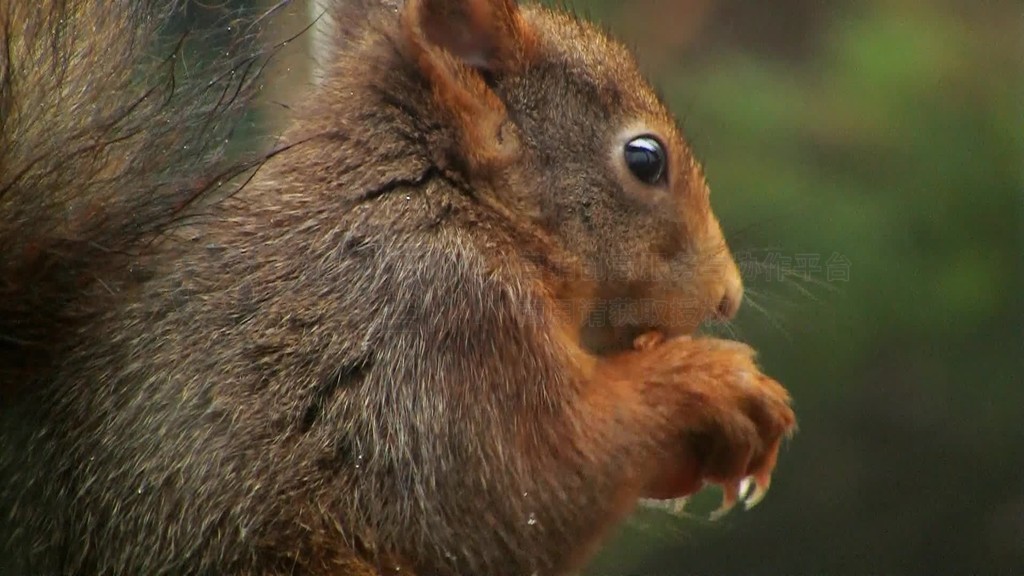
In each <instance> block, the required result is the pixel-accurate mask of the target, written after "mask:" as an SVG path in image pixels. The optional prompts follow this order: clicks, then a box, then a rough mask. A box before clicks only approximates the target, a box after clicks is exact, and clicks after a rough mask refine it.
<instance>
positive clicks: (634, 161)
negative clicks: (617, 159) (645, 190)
mask: <svg viewBox="0 0 1024 576" xmlns="http://www.w3.org/2000/svg"><path fill="white" fill-rule="evenodd" d="M624 152H625V156H626V166H628V167H629V171H630V172H632V173H633V175H634V176H636V177H637V179H638V180H640V181H641V182H643V183H645V184H658V183H659V182H661V181H662V179H663V178H664V177H665V149H664V148H663V147H662V146H661V142H658V141H657V140H655V139H654V138H653V137H651V136H640V137H639V138H634V139H632V140H630V141H629V142H627V143H626V148H625V151H624Z"/></svg>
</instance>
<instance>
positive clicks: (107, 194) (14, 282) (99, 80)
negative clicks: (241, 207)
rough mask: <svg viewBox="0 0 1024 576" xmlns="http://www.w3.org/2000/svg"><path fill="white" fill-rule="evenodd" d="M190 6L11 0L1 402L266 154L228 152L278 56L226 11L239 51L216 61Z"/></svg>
mask: <svg viewBox="0 0 1024 576" xmlns="http://www.w3.org/2000/svg"><path fill="white" fill-rule="evenodd" d="M214 4H219V3H214ZM181 8H182V5H181V3H176V2H156V1H150V2H147V1H142V2H139V1H132V0H32V1H28V0H0V396H2V394H3V393H4V392H5V391H8V392H9V391H11V390H12V389H13V388H14V386H15V385H17V384H18V383H19V382H24V381H28V380H31V378H32V376H33V375H34V374H37V373H39V370H40V369H41V368H42V367H45V365H46V364H47V363H49V362H52V361H53V358H52V355H53V353H54V351H55V350H57V349H58V347H59V346H60V344H61V342H62V341H63V339H64V337H65V335H66V334H67V333H69V331H71V330H73V329H74V327H75V324H76V322H79V321H81V319H82V318H83V317H84V316H88V315H90V314H95V313H97V312H99V310H98V309H97V308H98V307H99V305H98V304H97V302H98V300H97V294H99V293H101V292H105V293H108V294H110V293H114V294H115V296H114V297H116V292H117V291H118V290H119V287H120V286H122V285H123V282H125V281H126V279H128V278H129V276H128V275H129V273H130V271H129V269H130V268H131V267H132V265H133V261H134V259H135V258H137V257H138V254H139V253H140V251H142V250H143V249H144V246H145V245H148V244H149V243H151V242H152V241H153V240H154V239H155V238H156V237H158V236H159V235H160V234H162V233H163V232H165V231H167V230H168V229H169V228H171V227H173V226H175V225H176V224H177V223H180V222H182V221H184V220H185V219H187V218H189V217H191V216H193V215H195V213H196V211H197V209H198V207H200V206H202V205H203V204H204V203H205V202H208V201H209V200H210V199H212V198H215V197H219V196H221V195H222V194H227V193H230V190H231V189H232V188H233V187H235V188H236V187H237V185H238V181H239V180H240V178H239V176H240V175H241V176H243V177H244V174H245V173H246V172H248V171H250V170H251V169H253V168H255V167H256V166H258V165H259V163H260V161H261V160H262V157H261V155H260V154H255V153H254V154H242V156H247V157H243V158H242V159H241V160H239V159H238V155H237V154H236V155H233V156H235V157H234V158H229V155H228V154H226V152H225V151H226V149H227V143H228V142H229V141H230V140H231V138H232V135H233V130H234V128H235V127H236V126H238V125H239V121H240V119H241V113H242V112H243V111H244V110H245V109H246V108H247V107H248V104H249V101H250V100H251V99H252V98H253V96H254V93H255V91H256V87H257V81H258V79H259V76H260V72H261V71H262V69H263V66H264V64H265V62H266V59H267V58H268V56H269V54H270V51H268V50H263V49H261V48H260V47H259V42H258V41H257V40H256V36H257V35H256V34H255V33H254V32H255V27H254V26H253V25H248V26H246V25H243V24H242V20H241V19H240V18H237V17H238V16H239V15H237V14H227V13H220V14H219V17H218V16H216V15H214V18H217V19H218V23H217V27H216V29H217V30H219V31H221V34H222V36H221V37H219V46H220V50H219V51H218V53H220V54H225V53H228V54H230V56H228V57H224V56H222V57H221V59H220V60H218V61H216V62H212V63H210V62H206V63H204V62H203V59H202V58H199V57H197V56H195V54H206V53H208V51H206V50H201V49H200V48H202V47H203V46H208V43H204V41H200V39H199V35H198V34H194V33H189V32H188V31H186V30H185V28H187V25H185V22H184V21H183V19H182V18H181V15H182V13H183V11H182V10H181ZM189 8H190V10H197V9H198V6H197V5H190V6H189ZM207 10H209V9H207ZM203 14H204V15H205V16H207V19H209V17H210V16H211V13H210V12H208V11H207V12H204V13H203ZM247 21H248V22H250V24H251V23H252V22H258V19H248V20H247ZM211 38H213V40H215V41H216V40H218V38H214V37H211V36H208V35H207V36H205V37H204V40H209V39H211ZM193 51H195V54H193ZM242 179H244V178H242Z"/></svg>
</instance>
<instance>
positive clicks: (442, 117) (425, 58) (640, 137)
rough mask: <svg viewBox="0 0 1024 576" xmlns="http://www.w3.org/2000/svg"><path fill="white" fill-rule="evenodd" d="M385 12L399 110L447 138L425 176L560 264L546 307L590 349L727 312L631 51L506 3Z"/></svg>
mask: <svg viewBox="0 0 1024 576" xmlns="http://www.w3.org/2000/svg"><path fill="white" fill-rule="evenodd" d="M388 11H389V12H390V13H391V14H393V15H396V16H397V18H398V19H399V22H400V26H399V27H398V28H399V31H398V32H397V33H396V34H394V35H391V40H392V44H391V46H396V47H397V52H398V53H400V58H401V59H402V60H403V62H402V65H403V66H404V67H406V68H407V69H408V70H409V71H411V72H412V74H413V76H415V81H414V83H413V87H412V88H411V90H412V91H413V92H415V98H410V100H411V102H412V104H409V103H405V104H403V105H404V106H407V107H408V106H415V107H416V109H417V111H416V114H417V115H424V114H425V115H426V116H427V117H428V118H427V119H428V120H429V121H428V122H424V123H421V124H420V125H419V128H418V129H424V127H425V126H427V125H429V126H430V127H436V126H441V127H442V129H441V130H442V132H444V133H445V134H447V135H446V136H445V137H442V138H436V139H431V140H430V141H429V144H430V152H429V153H430V154H431V156H432V162H433V164H434V165H435V166H437V167H439V168H440V169H441V170H443V171H444V172H445V173H447V174H449V175H450V176H451V177H452V178H455V179H458V180H462V181H463V182H465V183H466V188H467V190H472V191H473V193H474V194H477V195H479V196H480V197H481V198H482V199H483V200H485V201H487V202H491V203H492V204H493V205H495V206H496V207H497V208H498V209H501V210H505V211H506V212H508V213H510V214H515V215H516V219H517V220H520V219H521V220H522V223H524V224H525V225H527V226H529V227H530V228H531V229H532V230H533V231H535V232H536V233H538V234H540V235H543V236H545V237H546V240H547V242H548V243H549V244H552V243H553V244H554V245H556V246H557V248H558V249H559V251H560V252H561V253H563V254H564V255H565V256H564V257H563V258H562V259H563V260H564V262H562V264H564V265H565V266H564V270H569V272H568V273H567V274H566V275H567V276H571V277H568V278H564V280H565V282H564V284H565V286H566V288H565V290H564V291H563V292H564V293H562V294H556V295H555V296H556V297H558V298H563V299H568V300H573V302H572V304H573V306H574V310H575V311H576V313H575V314H574V315H573V316H574V318H575V319H576V320H578V321H579V322H580V325H581V328H582V336H583V340H584V342H585V343H586V344H587V345H588V346H589V347H591V348H592V349H594V350H596V351H611V350H614V349H618V348H622V347H626V346H628V345H629V343H630V342H632V339H633V338H634V337H636V336H637V335H639V334H641V333H644V332H648V331H652V330H653V331H659V332H662V333H664V334H666V335H675V334H686V333H692V332H693V331H695V330H696V329H697V327H698V326H699V325H700V324H701V323H702V322H703V321H705V320H708V319H711V318H715V317H722V318H731V317H732V316H733V315H734V314H735V313H736V311H737V308H738V307H739V305H740V301H741V299H742V294H743V288H742V283H741V279H740V275H739V271H738V269H737V267H736V265H735V263H734V261H733V258H732V256H731V254H730V252H729V249H728V247H727V246H726V242H725V240H724V239H723V236H722V232H721V229H720V227H719V224H718V221H717V219H716V218H715V216H714V214H713V213H712V211H711V206H710V202H709V195H708V186H707V184H706V183H705V180H704V176H703V174H702V171H701V167H700V165H699V163H698V162H697V160H696V159H695V158H694V157H693V155H692V153H691V151H690V149H689V147H688V145H687V143H686V141H685V139H684V138H683V135H682V133H681V130H680V128H679V126H678V124H677V122H676V120H675V118H674V117H673V115H672V114H671V113H670V112H669V111H668V110H667V109H666V107H665V105H664V104H663V103H662V102H661V100H660V99H659V98H658V96H657V95H656V93H655V91H654V90H653V89H652V88H651V86H650V85H649V84H648V83H647V81H646V80H645V79H644V78H643V75H642V74H641V73H640V71H639V70H638V67H637V63H636V61H635V59H634V57H633V55H632V54H631V53H630V51H629V50H628V49H626V48H625V47H624V46H623V45H622V44H620V43H618V42H616V41H615V40H613V39H611V38H609V37H608V36H607V35H606V34H605V33H603V32H602V31H600V30H599V29H597V28H596V27H594V26H592V25H590V24H588V23H586V22H582V21H579V20H577V19H576V18H574V17H573V16H572V15H569V14H564V13H560V12H556V11H553V10H550V9H547V8H544V7H541V6H537V5H528V6H523V7H520V6H519V5H518V4H517V3H516V2H515V1H514V0H406V1H405V2H404V3H391V4H389V5H388ZM392 22H393V21H392ZM378 74H388V71H386V70H382V71H380V72H379V73H378ZM424 110H426V112H424ZM431 129H434V128H431ZM520 217H521V218H520ZM544 256H545V257H548V258H550V254H545V255H544Z"/></svg>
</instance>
